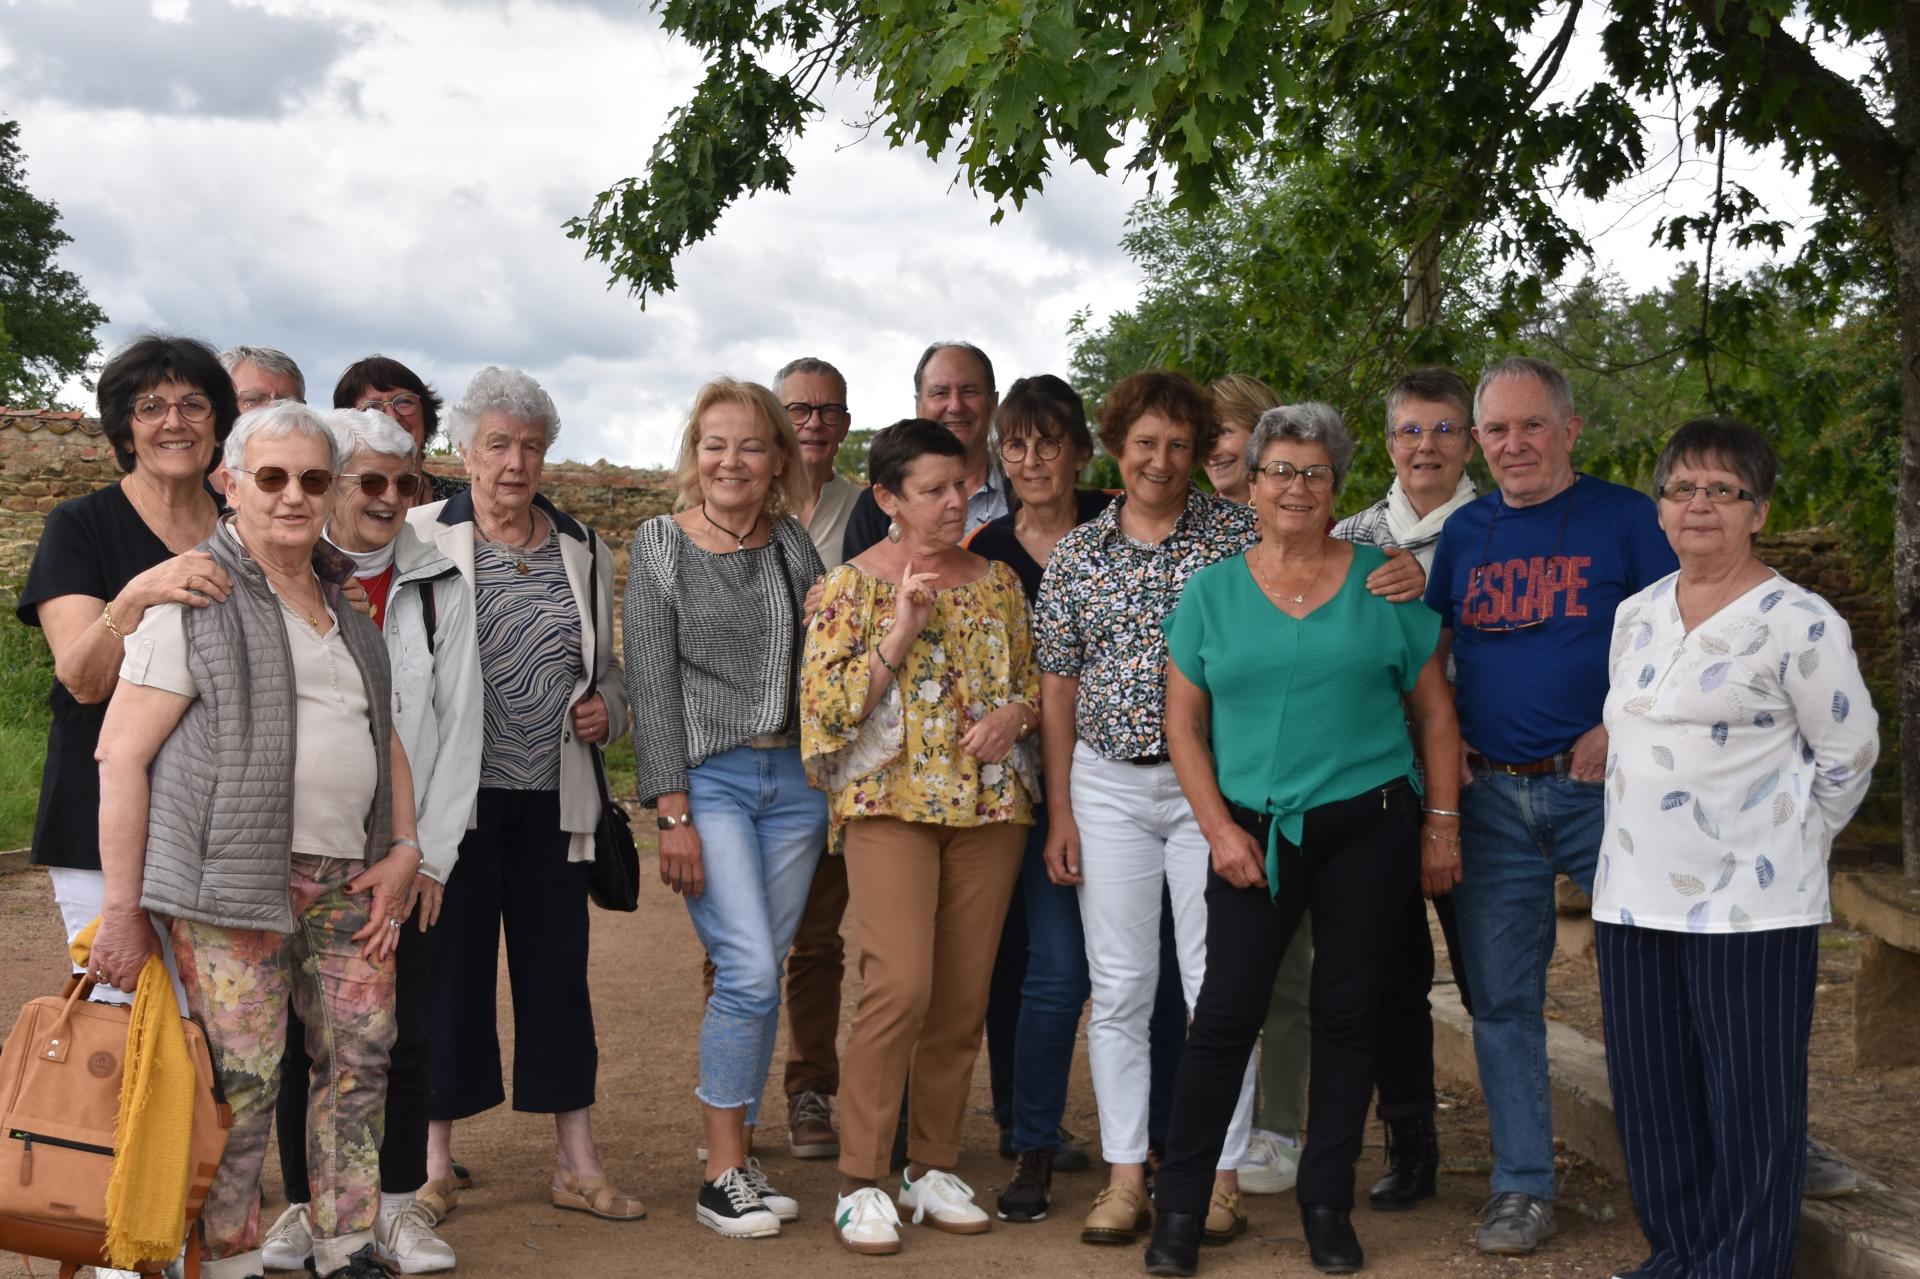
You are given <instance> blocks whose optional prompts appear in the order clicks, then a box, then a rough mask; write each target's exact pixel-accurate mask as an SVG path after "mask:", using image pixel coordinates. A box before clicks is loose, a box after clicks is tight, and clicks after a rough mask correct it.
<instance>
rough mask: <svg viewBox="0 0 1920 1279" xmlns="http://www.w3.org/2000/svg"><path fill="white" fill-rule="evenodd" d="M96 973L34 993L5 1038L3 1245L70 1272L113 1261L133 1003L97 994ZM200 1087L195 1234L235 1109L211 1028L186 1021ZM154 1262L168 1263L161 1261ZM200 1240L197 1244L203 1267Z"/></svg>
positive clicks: (192, 1192)
mask: <svg viewBox="0 0 1920 1279" xmlns="http://www.w3.org/2000/svg"><path fill="white" fill-rule="evenodd" d="M92 989H93V983H92V981H91V980H82V979H81V978H77V977H75V978H69V979H68V982H67V988H66V990H65V991H64V992H63V993H62V994H61V995H42V996H40V997H39V998H38V999H33V1000H29V1001H28V1002H27V1004H26V1006H25V1007H24V1008H22V1009H21V1010H20V1018H19V1020H18V1021H16V1022H14V1024H13V1033H12V1034H11V1035H8V1036H7V1042H6V1046H5V1048H0V1249H4V1250H5V1251H8V1252H18V1253H22V1254H25V1255H26V1256H29V1257H45V1258H48V1259H50V1260H53V1261H57V1262H59V1263H61V1264H60V1274H61V1276H62V1279H71V1276H72V1275H73V1274H74V1273H75V1272H76V1271H77V1270H79V1268H80V1267H81V1266H104V1265H105V1264H106V1261H105V1259H104V1256H103V1251H104V1249H105V1247H106V1242H107V1220H106V1218H107V1180H108V1178H109V1177H110V1176H111V1175H112V1173H113V1129H114V1120H115V1118H116V1116H117V1115H118V1113H119V1109H120V1073H121V1067H122V1060H121V1057H122V1054H123V1053H124V1052H125V1050H126V1043H127V1025H128V1023H129V1021H130V1020H131V1019H132V1010H131V1009H129V1008H127V1007H125V1006H124V1005H120V1004H94V1003H88V1002H87V998H86V996H87V993H88V992H89V991H91V990H92ZM182 1029H183V1030H184V1031H185V1032H186V1037H187V1055H188V1057H189V1058H190V1059H191V1060H192V1062H193V1068H194V1072H195V1074H196V1075H197V1076H198V1086H197V1087H196V1088H195V1089H194V1108H193V1142H192V1144H193V1151H192V1155H191V1157H190V1159H189V1161H188V1170H189V1172H190V1174H191V1177H192V1180H191V1183H190V1185H189V1187H188V1190H187V1215H186V1219H185V1220H184V1221H182V1222H181V1223H180V1237H181V1239H182V1241H185V1240H186V1238H187V1236H188V1234H189V1233H195V1235H196V1238H197V1232H192V1226H193V1223H194V1222H195V1221H197V1220H199V1217H200V1208H201V1205H202V1204H204V1203H205V1202H206V1197H207V1191H208V1190H210V1189H211V1188H212V1186H213V1175H214V1173H215V1172H217V1171H218V1170H219V1167H220V1156H221V1154H222V1153H223V1152H224V1151H225V1150H226V1146H227V1129H228V1128H229V1127H231V1126H232V1124H233V1112H232V1110H231V1109H229V1108H228V1106H227V1104H226V1102H225V1100H224V1099H223V1098H222V1096H221V1094H220V1090H219V1082H218V1078H217V1077H216V1076H215V1074H214V1070H213V1060H212V1057H211V1056H210V1055H209V1054H208V1052H207V1038H206V1033H205V1032H204V1031H203V1030H201V1028H200V1025H199V1023H197V1022H194V1021H185V1022H183V1023H182ZM144 1269H148V1270H152V1271H157V1270H159V1269H160V1265H159V1264H155V1265H153V1266H151V1267H146V1268H144ZM199 1270H200V1250H199V1248H198V1247H189V1248H188V1249H187V1257H186V1273H187V1275H188V1276H189V1279H195V1277H197V1276H198V1274H199Z"/></svg>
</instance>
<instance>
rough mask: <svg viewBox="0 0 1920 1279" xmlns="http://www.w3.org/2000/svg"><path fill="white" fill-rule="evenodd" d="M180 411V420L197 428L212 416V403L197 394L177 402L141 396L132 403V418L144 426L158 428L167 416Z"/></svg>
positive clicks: (185, 396) (152, 396) (151, 396)
mask: <svg viewBox="0 0 1920 1279" xmlns="http://www.w3.org/2000/svg"><path fill="white" fill-rule="evenodd" d="M174 409H178V410H180V420H181V421H182V422H185V423H188V424H189V425H191V426H198V425H200V423H202V422H204V421H206V420H207V419H208V418H210V417H212V416H213V401H212V400H209V399H208V398H207V397H206V396H204V395H200V394H198V393H197V392H196V393H195V394H192V395H183V396H181V397H180V398H179V399H177V400H163V399H161V398H160V397H159V396H157V395H142V396H140V397H139V398H138V399H136V400H134V402H133V416H134V418H135V419H136V420H138V421H139V422H140V423H141V424H142V425H144V426H159V425H160V424H161V423H162V422H165V421H166V420H167V414H168V413H169V412H170V411H172V410H174Z"/></svg>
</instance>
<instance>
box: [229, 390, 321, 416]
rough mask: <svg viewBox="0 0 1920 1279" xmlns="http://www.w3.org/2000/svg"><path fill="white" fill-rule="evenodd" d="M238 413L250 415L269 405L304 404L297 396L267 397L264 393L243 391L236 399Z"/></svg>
mask: <svg viewBox="0 0 1920 1279" xmlns="http://www.w3.org/2000/svg"><path fill="white" fill-rule="evenodd" d="M237 398H238V399H239V401H240V411H241V412H242V413H251V412H253V411H254V410H255V409H264V408H265V407H267V405H269V404H305V403H306V401H305V400H303V399H301V398H300V397H299V396H297V395H269V394H267V393H266V392H265V391H245V392H242V393H241V394H240V395H239V396H238V397H237Z"/></svg>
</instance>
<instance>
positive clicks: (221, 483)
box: [207, 346, 307, 497]
mask: <svg viewBox="0 0 1920 1279" xmlns="http://www.w3.org/2000/svg"><path fill="white" fill-rule="evenodd" d="M220 367H221V368H223V369H225V370H226V371H227V376H228V377H229V378H231V379H232V381H233V397H234V399H236V400H238V401H239V403H240V411H241V412H242V413H251V412H253V411H254V410H255V409H263V408H265V407H266V406H267V405H269V404H278V403H280V401H282V400H293V401H295V402H296V403H301V404H304V403H306V399H307V379H306V377H305V376H303V375H302V374H301V372H300V366H299V365H298V364H295V363H294V362H293V357H292V356H291V355H288V354H287V353H286V352H285V351H276V350H275V349H274V348H272V347H270V346H236V347H231V348H229V349H228V350H225V351H222V352H221V353H220ZM207 485H208V487H210V488H212V489H213V491H214V492H215V493H218V494H220V495H222V496H223V497H224V496H225V494H226V491H227V464H226V462H225V461H222V462H221V463H220V464H219V465H218V466H216V467H214V468H213V472H212V474H210V475H208V476H207Z"/></svg>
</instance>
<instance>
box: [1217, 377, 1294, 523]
mask: <svg viewBox="0 0 1920 1279" xmlns="http://www.w3.org/2000/svg"><path fill="white" fill-rule="evenodd" d="M1207 397H1208V398H1209V399H1211V400H1212V401H1213V411H1214V415H1215V416H1216V417H1218V418H1219V419H1220V438H1219V439H1217V440H1215V441H1214V443H1213V448H1212V449H1210V450H1208V452H1207V456H1206V457H1205V458H1204V459H1203V462H1204V465H1205V466H1206V468H1207V478H1208V479H1209V480H1210V481H1212V483H1213V491H1214V493H1216V494H1217V495H1219V496H1220V497H1224V498H1226V499H1227V501H1229V502H1234V503H1237V504H1239V505H1241V506H1245V505H1247V503H1249V502H1251V501H1253V472H1252V471H1250V470H1248V469H1247V437H1248V436H1249V435H1251V434H1252V433H1253V424H1254V423H1255V422H1258V421H1259V420H1260V415H1261V414H1262V413H1265V412H1266V411H1267V410H1268V409H1277V408H1279V407H1280V397H1279V396H1277V395H1275V394H1274V393H1273V388H1272V387H1270V386H1268V385H1267V384H1266V383H1265V382H1262V381H1261V380H1260V379H1259V378H1257V377H1254V376H1252V375H1251V374H1248V373H1229V374H1227V375H1226V376H1225V377H1222V378H1217V379H1215V380H1214V382H1213V383H1212V384H1211V385H1210V386H1208V387H1207Z"/></svg>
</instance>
